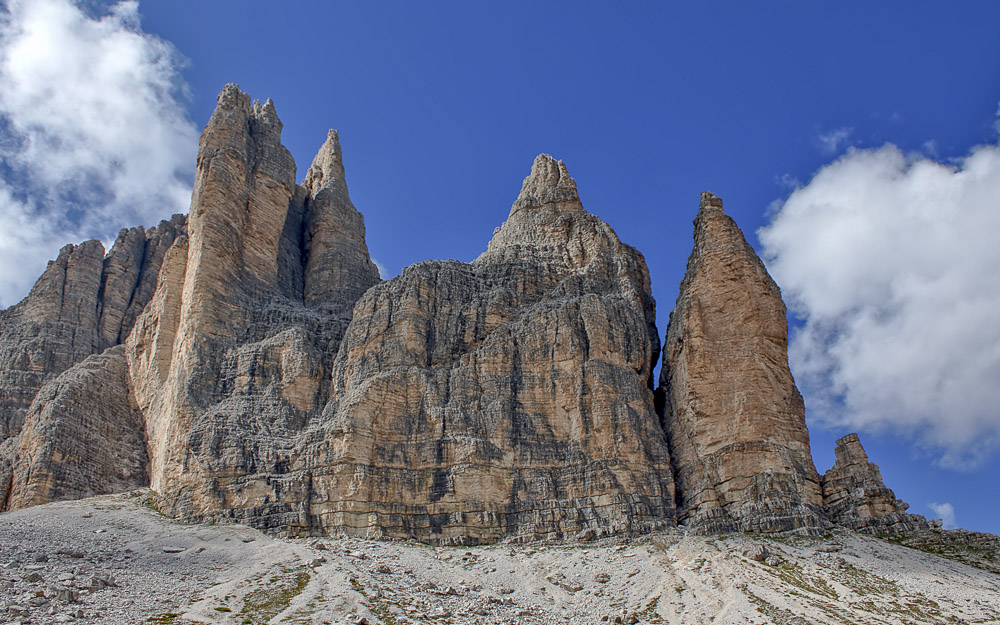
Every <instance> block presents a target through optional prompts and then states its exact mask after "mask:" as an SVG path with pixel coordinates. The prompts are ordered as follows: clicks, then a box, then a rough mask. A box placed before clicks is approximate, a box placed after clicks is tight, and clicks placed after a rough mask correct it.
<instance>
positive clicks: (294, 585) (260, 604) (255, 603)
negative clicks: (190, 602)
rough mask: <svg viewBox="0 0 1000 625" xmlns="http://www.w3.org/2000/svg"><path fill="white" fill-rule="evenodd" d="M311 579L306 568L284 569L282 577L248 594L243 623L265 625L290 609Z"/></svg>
mask: <svg viewBox="0 0 1000 625" xmlns="http://www.w3.org/2000/svg"><path fill="white" fill-rule="evenodd" d="M310 577H311V576H310V574H309V570H308V569H307V568H306V567H305V566H300V567H298V568H297V569H288V568H283V569H282V572H281V574H280V575H276V576H274V577H272V578H271V583H270V584H269V585H268V586H267V587H265V588H259V589H257V590H255V591H253V592H251V593H248V594H247V595H246V596H245V597H244V598H243V609H242V610H240V616H241V617H243V621H242V623H243V624H244V625H265V623H267V622H268V621H270V620H271V619H272V618H274V617H275V616H277V615H278V614H279V613H281V612H283V611H284V610H285V609H286V608H288V605H289V604H290V603H291V602H292V599H294V598H295V597H297V596H299V595H300V594H302V591H303V590H304V589H305V587H306V585H307V584H308V583H309V579H310ZM218 609H219V608H216V610H218ZM220 611H221V610H220Z"/></svg>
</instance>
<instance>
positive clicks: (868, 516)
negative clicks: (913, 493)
mask: <svg viewBox="0 0 1000 625" xmlns="http://www.w3.org/2000/svg"><path fill="white" fill-rule="evenodd" d="M834 451H835V452H836V456H837V460H836V462H835V463H834V465H833V467H832V468H831V469H830V470H829V471H827V472H826V473H824V474H823V482H822V486H823V507H824V508H825V510H826V513H827V515H828V516H829V517H830V520H832V521H833V522H834V523H836V524H837V525H842V526H844V527H849V528H851V529H853V530H859V531H862V532H868V533H878V534H884V533H893V532H912V531H916V530H925V529H928V528H929V527H930V526H929V525H928V523H927V520H926V519H925V518H924V517H922V516H920V515H917V514H907V513H906V510H907V509H908V508H909V507H910V506H909V504H907V503H906V502H904V501H901V500H899V499H896V494H895V493H893V492H892V491H891V490H889V489H888V488H886V486H885V484H884V483H883V482H882V473H881V471H879V469H878V465H876V464H874V463H871V462H868V454H866V453H865V450H864V448H863V447H862V446H861V441H859V440H858V435H857V434H848V435H847V436H844V437H843V438H840V439H838V440H837V447H836V449H835V450H834Z"/></svg>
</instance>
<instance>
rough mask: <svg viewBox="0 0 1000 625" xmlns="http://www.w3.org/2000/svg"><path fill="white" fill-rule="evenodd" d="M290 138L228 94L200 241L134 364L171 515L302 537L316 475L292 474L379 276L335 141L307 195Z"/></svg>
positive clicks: (167, 283)
mask: <svg viewBox="0 0 1000 625" xmlns="http://www.w3.org/2000/svg"><path fill="white" fill-rule="evenodd" d="M281 128H282V124H281V121H280V120H279V119H278V117H277V115H276V113H275V110H274V106H273V104H272V103H271V102H270V101H268V102H266V103H265V104H264V105H260V104H259V103H253V104H251V101H250V97H249V96H248V95H247V94H245V93H243V92H241V91H239V90H238V89H237V88H236V87H235V86H233V85H230V86H227V87H226V89H225V90H223V92H222V93H221V94H220V96H219V105H218V108H217V109H216V111H215V113H214V114H213V115H212V118H211V120H210V121H209V122H208V125H207V127H206V128H205V130H204V132H203V133H202V137H201V145H200V150H199V154H198V170H197V175H196V181H195V190H194V194H193V197H192V203H191V214H190V224H189V229H188V231H189V237H188V238H187V239H186V240H178V241H177V243H176V245H175V247H176V253H174V250H171V252H172V255H170V256H169V257H168V259H167V261H166V262H165V267H164V270H163V272H162V275H161V279H160V284H159V286H158V287H157V295H156V297H154V299H153V302H152V304H151V305H150V306H149V307H148V308H147V309H146V311H145V312H144V313H143V315H142V316H141V317H140V318H139V319H138V320H137V322H136V327H135V330H134V331H133V333H132V335H131V336H130V337H129V339H128V341H127V343H126V347H127V350H126V352H127V357H128V360H129V368H130V371H131V375H132V378H133V380H134V386H135V398H136V402H137V404H138V406H139V409H140V410H141V412H142V413H143V415H144V417H145V423H146V434H147V437H148V441H149V448H150V481H151V484H152V487H153V488H154V489H156V490H157V491H159V492H161V493H162V494H163V498H164V502H165V503H164V509H165V510H166V511H168V512H169V513H171V514H173V515H176V516H179V517H183V518H190V519H196V518H216V517H236V518H240V519H244V520H245V521H246V522H249V523H254V524H257V525H260V526H262V527H288V528H290V529H289V531H293V529H291V528H300V529H302V528H305V529H308V528H309V526H310V516H309V498H310V490H309V488H310V486H309V474H308V472H305V471H292V472H290V468H291V465H292V464H293V460H294V459H295V456H296V454H295V449H296V445H297V443H298V441H299V438H300V436H301V435H302V433H303V431H304V428H305V426H306V425H307V423H309V420H310V419H311V418H313V417H315V416H316V415H318V414H319V412H320V411H321V410H322V408H323V406H324V405H325V404H326V401H327V400H328V398H329V393H330V388H331V384H330V371H331V367H332V362H333V357H334V356H335V355H336V353H337V350H338V348H339V345H340V341H341V337H342V336H343V333H344V331H345V328H346V326H347V324H348V322H349V321H350V318H351V310H352V308H353V306H354V303H355V301H356V300H357V299H358V297H360V296H361V294H362V293H364V292H365V291H366V290H367V289H368V288H369V287H371V286H372V285H373V284H375V283H376V282H378V280H379V278H378V271H377V269H376V268H375V266H374V264H372V262H371V260H370V259H369V256H368V249H367V247H366V245H365V243H364V221H363V219H362V217H361V215H360V214H359V213H358V212H357V210H355V208H354V206H353V205H352V204H351V202H350V199H349V198H348V197H347V188H346V185H345V183H344V179H343V168H342V165H341V162H342V159H341V155H340V146H339V143H338V141H337V136H336V133H331V134H330V136H329V138H328V139H327V141H326V143H325V144H324V145H323V147H322V148H321V149H320V152H319V154H318V155H317V157H316V159H315V161H314V163H313V165H312V167H311V168H310V170H309V174H308V175H307V176H306V181H305V185H304V186H303V185H297V184H296V183H295V164H294V162H293V160H292V157H291V154H289V152H288V150H287V149H285V147H284V146H283V145H281V141H280V139H281ZM305 529H303V531H305Z"/></svg>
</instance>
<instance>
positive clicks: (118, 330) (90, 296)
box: [0, 215, 186, 510]
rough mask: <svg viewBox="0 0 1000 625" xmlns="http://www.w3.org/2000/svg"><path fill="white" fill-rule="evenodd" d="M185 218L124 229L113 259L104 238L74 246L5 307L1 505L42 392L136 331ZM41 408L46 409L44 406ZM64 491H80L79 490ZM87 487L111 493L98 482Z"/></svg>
mask: <svg viewBox="0 0 1000 625" xmlns="http://www.w3.org/2000/svg"><path fill="white" fill-rule="evenodd" d="M185 223H186V218H185V217H184V216H183V215H175V216H174V217H173V218H171V219H170V220H169V221H163V222H161V223H160V224H159V225H158V226H156V227H155V228H151V229H149V230H148V231H146V230H145V229H144V228H143V227H141V226H140V227H138V228H130V229H127V230H122V231H121V233H119V235H118V239H117V240H116V242H115V245H114V246H113V247H112V248H111V251H110V252H109V253H108V255H107V256H105V254H104V246H103V245H101V243H100V241H86V242H84V243H82V244H80V245H67V246H66V247H64V248H63V249H62V250H60V252H59V257H58V258H57V259H56V260H54V261H51V262H49V265H48V267H47V268H46V270H45V272H44V273H43V274H42V276H41V277H40V278H39V279H38V281H37V282H36V283H35V286H34V287H33V288H32V289H31V293H29V294H28V296H27V297H26V298H25V299H24V300H22V301H21V302H20V303H18V304H17V305H15V306H12V307H11V308H8V309H7V310H4V311H0V510H2V509H4V507H5V505H7V504H6V503H5V502H6V498H7V494H8V492H9V490H10V487H11V479H12V466H13V465H14V464H15V458H14V454H15V449H16V447H17V441H16V440H15V439H16V437H17V436H18V435H19V434H20V433H21V430H22V426H24V424H25V418H26V414H27V413H28V411H29V407H30V406H31V405H32V402H33V401H35V400H36V396H38V395H39V391H40V390H41V389H42V387H43V386H44V385H46V383H49V382H51V381H53V380H55V379H56V378H57V376H59V375H60V374H62V373H63V372H64V371H66V370H68V369H70V368H71V367H72V366H73V365H75V364H77V363H79V362H81V361H83V360H84V359H85V358H87V357H88V356H91V355H93V354H97V353H99V352H101V351H102V350H103V349H105V348H106V347H108V346H111V345H114V344H117V343H118V342H120V340H121V339H122V338H123V337H125V336H127V335H128V333H129V332H130V330H131V326H132V324H133V322H134V320H135V318H136V316H137V315H138V314H139V312H140V311H142V310H143V308H144V307H145V306H146V304H147V303H148V302H149V300H150V298H151V297H152V295H153V290H154V288H155V285H156V281H157V276H158V274H159V271H160V265H161V263H162V261H163V257H164V254H165V253H166V250H167V249H168V248H169V247H170V246H171V245H172V243H173V241H174V239H175V238H176V237H178V236H180V235H182V234H183V232H184V230H185ZM69 384H70V382H68V381H67V382H64V383H61V385H62V387H66V386H67V385H69ZM57 386H59V385H57ZM53 388H56V387H53ZM118 390H120V389H118ZM116 392H117V390H116ZM35 412H36V414H38V415H41V414H43V413H46V409H45V407H44V406H38V408H37V410H36V411H35ZM77 416H80V415H77ZM46 431H48V430H46ZM53 431H55V430H53ZM20 462H21V466H23V463H24V460H23V459H22V460H21V461H20ZM115 483H116V482H114V481H113V480H112V481H111V482H108V483H107V485H110V484H115ZM94 488H96V489H97V490H96V491H95V490H94ZM58 492H60V493H62V494H61V496H62V497H68V496H78V495H76V494H75V493H74V491H73V490H68V491H62V490H60V491H58ZM83 492H111V491H108V490H101V487H99V486H95V487H88V490H86V491H83Z"/></svg>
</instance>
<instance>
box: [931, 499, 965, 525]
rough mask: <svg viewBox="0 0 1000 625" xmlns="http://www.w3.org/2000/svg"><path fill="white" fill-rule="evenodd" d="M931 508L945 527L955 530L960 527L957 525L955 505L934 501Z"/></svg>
mask: <svg viewBox="0 0 1000 625" xmlns="http://www.w3.org/2000/svg"><path fill="white" fill-rule="evenodd" d="M930 508H931V510H933V511H934V514H936V515H937V516H938V518H940V519H941V526H942V527H944V529H946V530H953V529H955V528H956V527H958V526H957V525H955V507H954V506H952V505H951V504H950V503H948V502H945V503H932V504H930Z"/></svg>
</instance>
